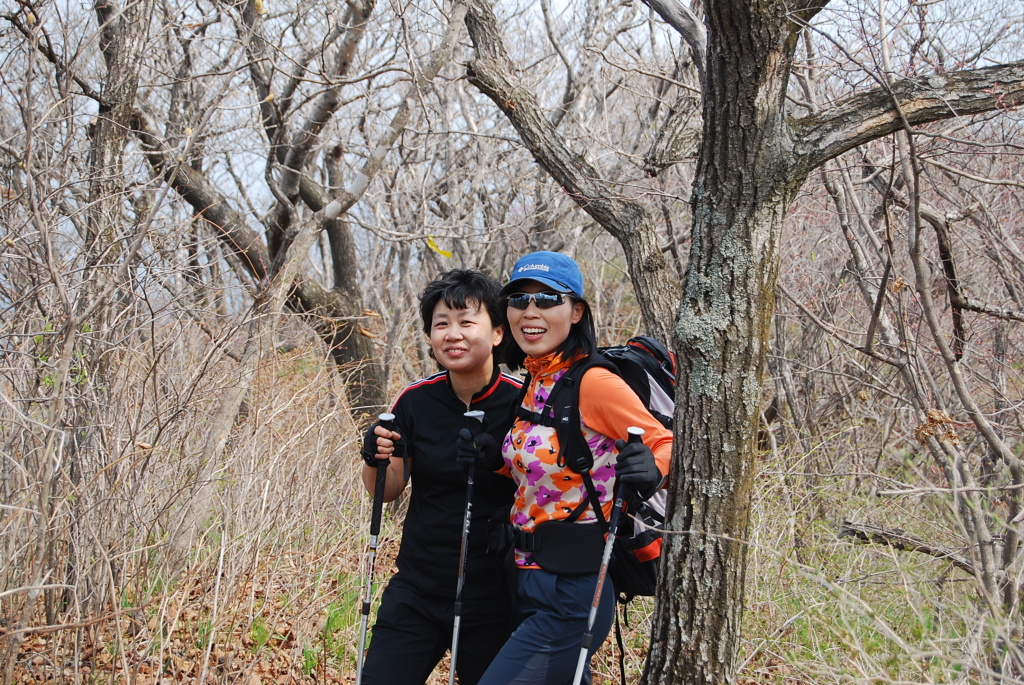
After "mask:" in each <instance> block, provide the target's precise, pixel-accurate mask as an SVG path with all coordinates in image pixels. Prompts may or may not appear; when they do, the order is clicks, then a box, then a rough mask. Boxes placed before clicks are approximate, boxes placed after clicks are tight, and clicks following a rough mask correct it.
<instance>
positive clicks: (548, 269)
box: [501, 251, 584, 300]
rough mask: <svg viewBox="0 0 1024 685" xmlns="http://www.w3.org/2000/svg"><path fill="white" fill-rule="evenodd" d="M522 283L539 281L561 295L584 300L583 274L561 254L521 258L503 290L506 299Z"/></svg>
mask: <svg viewBox="0 0 1024 685" xmlns="http://www.w3.org/2000/svg"><path fill="white" fill-rule="evenodd" d="M522 281H537V282H538V283H543V284H544V285H546V286H548V287H549V288H551V289H552V290H555V291H556V292H560V293H569V294H572V295H575V296H576V297H577V298H578V299H580V300H583V299H584V297H583V274H581V273H580V267H579V266H577V265H576V262H575V261H573V259H572V258H571V257H567V256H565V255H564V254H562V253H560V252H547V251H541V252H532V253H530V254H528V255H526V256H525V257H520V258H519V260H518V261H516V264H515V266H513V267H512V274H511V275H510V276H509V277H508V283H506V284H505V287H504V288H502V289H501V295H502V297H504V296H505V295H508V294H509V293H511V292H515V289H516V287H517V286H518V285H519V284H520V283H521V282H522Z"/></svg>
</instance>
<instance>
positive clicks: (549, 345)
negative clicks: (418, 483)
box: [460, 252, 672, 685]
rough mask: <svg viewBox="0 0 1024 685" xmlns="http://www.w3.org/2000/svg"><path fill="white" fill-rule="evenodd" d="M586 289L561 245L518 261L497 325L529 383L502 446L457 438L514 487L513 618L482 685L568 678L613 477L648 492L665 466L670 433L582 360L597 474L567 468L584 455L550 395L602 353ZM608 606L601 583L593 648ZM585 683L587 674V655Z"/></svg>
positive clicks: (586, 430) (604, 631)
mask: <svg viewBox="0 0 1024 685" xmlns="http://www.w3.org/2000/svg"><path fill="white" fill-rule="evenodd" d="M583 293H584V291H583V276H582V274H581V273H580V270H579V267H578V266H577V264H576V262H575V261H573V260H572V259H570V258H569V257H567V256H566V255H563V254H560V253H557V252H534V253H532V254H529V255H526V256H525V257H523V258H521V259H520V260H519V261H517V262H516V264H515V266H514V267H513V269H512V274H511V276H510V278H509V282H508V283H507V284H506V285H505V286H504V287H503V288H502V290H501V296H502V297H503V298H504V302H505V322H504V323H505V326H506V330H507V331H508V332H509V333H511V334H512V338H513V340H514V344H513V345H511V349H510V350H509V351H507V353H506V363H507V364H508V365H509V366H510V367H511V368H512V369H516V368H519V367H520V366H525V367H526V369H527V371H528V372H529V377H528V380H527V383H528V387H527V389H526V391H525V394H524V396H523V402H522V406H521V407H520V408H519V412H518V418H517V420H516V422H515V424H514V425H513V427H512V429H511V430H510V431H509V433H508V435H507V436H506V437H505V440H504V443H503V445H502V446H501V449H500V450H499V449H498V446H497V445H496V444H494V443H493V441H488V439H487V437H486V436H480V439H475V440H474V441H473V442H472V443H470V441H468V440H463V441H461V443H460V452H462V453H466V452H469V451H471V448H472V447H475V448H477V455H476V458H477V459H478V460H479V463H480V465H481V466H482V467H484V468H490V469H491V470H495V471H498V472H499V473H505V474H508V475H509V476H510V477H511V478H512V479H513V480H514V481H515V483H516V486H517V489H516V499H515V502H514V504H513V506H512V510H511V512H510V521H511V525H512V528H513V531H514V534H515V543H514V545H515V551H514V556H515V572H514V575H515V601H516V607H515V615H516V624H517V627H516V629H515V631H514V632H513V634H512V636H511V637H510V638H509V640H508V642H506V643H505V646H504V647H502V649H501V651H500V652H499V653H498V655H497V656H496V657H495V659H494V661H492V662H491V665H490V667H489V668H488V669H487V671H486V672H485V673H484V675H483V677H482V678H481V680H480V685H507V684H509V683H516V684H521V685H542V684H546V685H567V684H569V683H572V682H573V676H574V674H575V672H576V665H577V661H578V660H579V657H580V654H581V640H582V637H583V635H584V633H586V632H588V618H589V613H590V608H591V605H592V603H593V601H594V597H595V590H596V587H597V576H598V569H599V566H600V558H601V550H602V548H603V546H604V528H603V526H602V525H601V524H602V522H604V521H608V519H609V516H610V514H611V510H612V504H613V497H614V490H615V482H616V479H618V480H619V481H620V482H622V483H624V484H626V485H628V486H629V487H630V488H633V489H635V490H636V491H637V492H638V493H640V494H641V495H642V496H649V495H650V494H652V493H653V492H655V491H656V490H657V489H658V488H659V487H661V485H662V482H663V476H664V474H665V473H667V472H668V464H669V459H670V457H671V452H672V433H671V432H670V431H668V430H666V429H665V428H664V427H663V426H662V425H661V424H660V423H659V422H658V421H657V419H655V418H654V417H653V416H651V414H650V412H648V410H647V408H646V407H645V406H644V405H643V403H642V402H641V401H640V399H639V398H638V397H637V396H636V394H635V393H634V392H633V391H632V390H631V389H630V388H629V386H628V385H626V383H625V382H624V381H623V380H622V379H621V378H619V377H618V376H617V375H615V374H614V373H613V372H612V371H610V370H608V369H606V368H603V367H593V368H588V369H587V371H586V372H585V373H584V375H583V377H582V379H581V380H580V393H579V416H580V430H581V431H582V433H583V436H584V437H585V438H586V443H587V445H588V446H589V447H590V451H591V452H592V455H593V456H592V466H591V467H590V469H589V474H590V480H591V481H592V482H590V483H587V482H586V478H585V476H584V474H582V473H580V472H578V471H576V470H573V469H572V468H570V466H569V465H570V464H578V461H577V460H576V459H575V457H577V456H580V455H570V454H563V453H562V449H561V447H560V445H559V439H558V435H557V434H556V432H555V428H554V425H553V424H554V422H553V420H552V418H553V408H551V407H548V406H547V405H546V403H547V400H548V399H549V398H550V397H551V390H552V388H553V386H554V385H555V383H556V382H557V381H558V380H559V378H561V377H562V376H563V375H565V373H566V372H567V371H568V370H569V369H570V367H572V366H573V365H574V364H576V363H579V362H581V361H585V359H586V358H587V357H589V356H590V355H592V354H594V353H595V352H596V351H597V343H596V337H595V332H594V321H593V317H592V315H591V312H590V306H589V305H588V304H587V301H586V299H585V298H584V296H583ZM629 426H638V427H640V428H643V429H644V431H645V434H644V438H643V442H642V443H631V444H625V440H626V439H627V434H626V429H627V427H629ZM474 437H476V436H474ZM617 449H618V450H619V451H618V454H617V455H616V450H617ZM463 456H465V455H464V454H463ZM586 456H587V457H590V455H586ZM584 470H585V469H584ZM590 492H593V494H594V496H596V498H597V500H598V502H599V509H600V514H598V513H597V512H596V511H595V508H594V506H592V505H591V500H592V499H593V497H591V495H590V494H588V493H590ZM567 526H569V527H567ZM556 540H557V542H556ZM545 543H547V544H545ZM614 605H615V596H614V590H613V589H612V587H611V585H610V583H605V584H604V587H603V589H602V594H601V597H600V603H599V605H598V606H599V608H598V613H597V616H596V620H595V622H594V625H593V627H592V629H591V631H590V632H591V634H592V635H593V641H592V642H591V647H590V649H589V653H590V654H593V653H594V652H596V651H597V649H598V648H599V647H600V646H601V644H602V643H603V642H604V639H605V637H606V636H607V635H608V631H609V629H610V627H611V621H612V618H613V613H614ZM588 661H589V659H588ZM582 682H585V683H589V682H590V669H589V664H588V665H587V667H586V668H585V670H584V673H583V679H582Z"/></svg>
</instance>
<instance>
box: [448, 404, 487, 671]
mask: <svg viewBox="0 0 1024 685" xmlns="http://www.w3.org/2000/svg"><path fill="white" fill-rule="evenodd" d="M463 416H465V417H466V418H467V419H476V420H477V421H479V422H480V428H481V429H483V427H484V413H483V412H482V411H479V410H478V411H467V412H466V413H465V414H463ZM475 468H476V467H475V466H474V465H473V464H470V465H469V466H467V467H466V509H465V512H464V514H463V516H462V548H461V549H460V550H459V580H458V582H457V583H456V585H455V622H454V625H453V626H452V661H451V666H450V667H449V669H448V685H455V664H456V659H457V658H458V656H459V628H460V627H461V626H462V587H463V586H464V585H465V584H466V557H468V556H469V546H468V544H467V543H468V542H469V521H470V515H471V514H472V513H473V471H474V470H475Z"/></svg>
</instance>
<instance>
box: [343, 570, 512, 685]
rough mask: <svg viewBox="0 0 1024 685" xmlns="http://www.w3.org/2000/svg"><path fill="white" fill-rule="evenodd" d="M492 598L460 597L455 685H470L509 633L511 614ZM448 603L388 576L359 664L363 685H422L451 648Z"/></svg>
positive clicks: (451, 613) (497, 596)
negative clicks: (361, 670)
mask: <svg viewBox="0 0 1024 685" xmlns="http://www.w3.org/2000/svg"><path fill="white" fill-rule="evenodd" d="M495 591H496V592H495V595H494V596H493V597H487V598H484V599H473V598H469V597H466V598H464V602H463V605H462V622H461V629H460V630H459V657H458V659H459V662H458V664H457V665H456V673H457V674H458V677H459V685H476V682H477V681H478V680H479V679H480V676H481V675H483V672H484V671H485V670H487V666H488V665H489V664H490V663H491V659H492V658H494V655H495V654H497V653H498V650H500V649H501V647H502V645H504V644H505V641H506V640H507V639H508V637H509V635H510V634H511V631H512V612H511V609H510V608H509V606H508V603H507V601H506V600H505V599H504V597H503V596H502V595H501V594H500V588H499V587H498V586H497V583H496V584H495ZM454 619H455V607H454V602H453V601H452V599H451V598H442V597H436V596H431V595H425V594H423V593H421V592H419V591H417V590H415V589H414V588H413V587H412V586H410V585H409V584H407V583H406V582H405V581H404V580H403V579H402V577H401V576H394V577H393V578H392V579H391V582H389V583H388V586H387V588H385V589H384V594H383V596H382V597H381V603H380V608H379V609H378V610H377V622H376V623H375V624H374V626H373V634H372V637H371V639H370V647H369V650H368V651H367V654H366V660H365V662H364V663H363V683H364V685H423V683H425V682H426V680H427V678H428V677H429V676H430V674H431V673H432V672H433V670H434V668H435V667H436V666H437V664H438V662H440V661H441V657H443V656H444V653H445V652H446V651H447V650H449V649H450V648H451V646H452V628H453V622H454Z"/></svg>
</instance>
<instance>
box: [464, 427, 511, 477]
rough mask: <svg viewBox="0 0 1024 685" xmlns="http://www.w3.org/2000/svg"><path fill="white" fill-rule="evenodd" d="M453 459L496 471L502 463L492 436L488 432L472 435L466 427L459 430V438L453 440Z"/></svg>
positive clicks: (499, 451)
mask: <svg viewBox="0 0 1024 685" xmlns="http://www.w3.org/2000/svg"><path fill="white" fill-rule="evenodd" d="M455 461H457V462H459V463H460V464H462V465H463V466H467V467H468V466H475V467H477V468H481V469H486V470H487V471H497V470H498V469H500V468H501V467H502V465H503V462H502V459H501V450H500V449H498V443H497V442H496V441H495V440H494V437H493V436H492V435H491V434H490V433H478V434H476V435H473V433H472V431H470V430H469V429H468V428H463V429H462V430H460V431H459V439H458V440H456V441H455Z"/></svg>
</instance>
